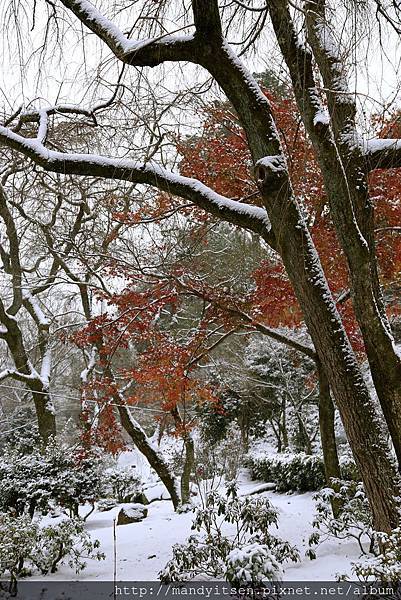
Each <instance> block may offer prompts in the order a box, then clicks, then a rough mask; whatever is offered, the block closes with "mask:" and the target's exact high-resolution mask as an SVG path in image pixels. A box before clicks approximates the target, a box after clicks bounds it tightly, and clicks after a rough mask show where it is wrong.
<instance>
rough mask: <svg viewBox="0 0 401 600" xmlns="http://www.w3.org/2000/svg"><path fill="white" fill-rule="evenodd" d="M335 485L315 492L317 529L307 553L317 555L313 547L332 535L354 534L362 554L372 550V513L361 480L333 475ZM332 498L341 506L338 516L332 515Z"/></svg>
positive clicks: (337, 536) (345, 536)
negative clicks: (343, 479)
mask: <svg viewBox="0 0 401 600" xmlns="http://www.w3.org/2000/svg"><path fill="white" fill-rule="evenodd" d="M332 485H333V488H324V489H322V490H320V492H318V493H317V494H316V495H315V496H314V499H315V501H316V515H315V518H314V520H313V527H314V528H315V531H314V532H313V533H312V535H311V536H310V538H309V545H310V549H309V550H308V555H309V556H310V557H311V558H314V557H315V555H316V553H315V550H314V549H313V548H314V547H316V546H317V545H318V544H319V543H320V542H321V541H324V540H325V539H327V538H329V537H333V538H337V539H348V538H354V539H355V540H356V541H357V542H358V545H359V547H360V550H361V552H362V553H363V554H366V553H367V552H372V550H373V526H372V516H371V512H370V507H369V502H368V500H367V498H366V494H365V491H364V489H363V485H362V483H361V482H356V481H342V480H339V479H333V480H332ZM333 502H334V503H335V504H336V505H337V506H338V507H339V513H338V515H337V516H336V517H334V516H333V511H332V503H333Z"/></svg>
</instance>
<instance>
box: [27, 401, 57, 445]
mask: <svg viewBox="0 0 401 600" xmlns="http://www.w3.org/2000/svg"><path fill="white" fill-rule="evenodd" d="M32 396H33V401H34V404H35V410H36V418H37V422H38V428H39V434H40V437H41V438H42V440H43V443H44V444H45V445H47V444H48V442H49V439H50V438H51V437H54V436H55V435H56V416H55V412H54V408H53V405H52V403H51V400H50V396H49V395H48V394H45V393H35V392H33V393H32Z"/></svg>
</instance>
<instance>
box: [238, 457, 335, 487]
mask: <svg viewBox="0 0 401 600" xmlns="http://www.w3.org/2000/svg"><path fill="white" fill-rule="evenodd" d="M247 466H248V467H249V468H250V470H251V475H252V477H253V478H254V479H259V480H261V481H266V482H273V483H275V484H276V489H277V491H278V492H288V491H290V490H293V491H298V492H307V491H316V490H319V489H320V488H321V487H322V486H323V485H324V484H325V474H324V463H323V459H322V457H321V456H317V455H309V454H304V453H300V454H290V453H286V454H275V455H271V456H252V455H250V456H249V457H248V458H247Z"/></svg>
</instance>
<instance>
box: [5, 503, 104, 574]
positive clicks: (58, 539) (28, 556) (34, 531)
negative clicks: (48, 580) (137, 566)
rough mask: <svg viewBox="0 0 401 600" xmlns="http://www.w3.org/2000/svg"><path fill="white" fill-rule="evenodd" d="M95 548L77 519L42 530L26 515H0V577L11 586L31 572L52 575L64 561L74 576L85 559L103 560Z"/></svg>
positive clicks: (97, 543)
mask: <svg viewBox="0 0 401 600" xmlns="http://www.w3.org/2000/svg"><path fill="white" fill-rule="evenodd" d="M98 548H99V542H98V540H95V541H92V540H91V538H90V536H89V534H88V533H87V532H86V531H85V530H84V524H83V521H82V520H80V519H66V520H64V521H61V522H60V523H58V524H56V525H48V526H45V527H42V526H41V523H40V521H37V520H31V519H30V518H29V516H28V515H26V514H25V515H21V516H14V515H12V514H9V513H0V576H5V577H7V578H9V579H10V581H11V582H12V583H13V582H15V581H16V580H17V578H19V577H23V576H27V575H30V574H31V572H32V570H33V569H35V568H36V569H38V570H39V571H40V572H41V573H42V574H46V573H48V572H51V573H54V572H55V571H56V570H57V568H58V566H59V564H61V563H63V562H64V561H67V562H68V564H69V566H70V567H71V568H74V569H75V571H76V572H77V573H78V572H79V571H81V570H82V569H84V568H85V566H86V564H85V562H84V559H85V558H92V559H97V560H101V559H103V558H104V555H103V554H102V553H100V552H99V551H98Z"/></svg>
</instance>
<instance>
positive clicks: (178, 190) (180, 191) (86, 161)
mask: <svg viewBox="0 0 401 600" xmlns="http://www.w3.org/2000/svg"><path fill="white" fill-rule="evenodd" d="M0 142H2V143H4V144H5V145H6V146H8V147H10V148H13V149H14V150H17V151H18V152H21V153H22V154H24V155H25V156H27V157H29V158H31V159H32V160H33V161H34V162H35V163H37V164H38V165H40V166H41V167H43V168H44V169H45V170H47V171H53V172H57V173H63V174H69V175H82V176H94V177H102V178H105V179H114V180H122V181H131V182H133V183H139V184H145V185H151V186H153V187H156V188H158V189H159V190H161V191H164V192H167V193H171V194H173V195H175V196H179V197H181V198H184V199H187V200H190V201H191V202H193V203H194V204H195V205H196V206H198V207H199V208H202V209H203V210H205V211H206V212H209V213H211V214H213V215H214V216H216V217H218V218H219V219H222V220H225V221H228V222H230V223H233V224H234V225H238V226H240V227H244V228H246V229H250V230H252V231H255V232H256V233H259V234H260V235H261V236H262V237H264V239H266V240H267V238H268V236H269V231H270V222H269V219H268V216H267V213H266V211H265V210H264V209H263V208H259V207H257V206H252V205H250V204H246V203H242V202H238V201H236V200H231V199H230V198H226V197H225V196H221V195H220V194H217V193H216V192H215V191H214V190H212V189H211V188H209V187H208V186H206V185H204V184H203V183H201V182H200V181H198V180H196V179H192V178H190V177H183V176H181V175H177V174H175V173H173V172H171V171H169V170H167V169H164V168H162V167H160V166H158V165H156V164H154V163H146V164H142V163H139V162H136V161H133V160H130V159H124V158H110V157H107V156H99V155H95V154H74V153H71V154H67V153H63V152H56V151H52V150H48V149H47V148H46V147H45V146H44V145H43V144H42V143H41V142H40V140H38V139H33V138H25V137H23V136H21V135H19V134H17V133H15V132H14V131H11V130H10V129H8V128H6V127H1V126H0Z"/></svg>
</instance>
